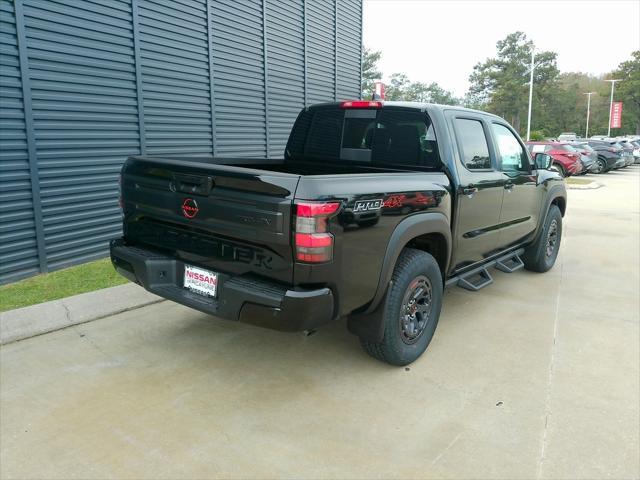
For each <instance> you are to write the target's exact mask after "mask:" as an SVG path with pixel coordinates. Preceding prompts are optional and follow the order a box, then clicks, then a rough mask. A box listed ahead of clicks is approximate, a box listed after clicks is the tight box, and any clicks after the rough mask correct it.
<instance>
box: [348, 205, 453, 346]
mask: <svg viewBox="0 0 640 480" xmlns="http://www.w3.org/2000/svg"><path fill="white" fill-rule="evenodd" d="M407 247H410V248H415V249H417V250H422V251H425V252H428V253H429V254H431V255H432V256H433V257H434V258H435V260H436V262H437V263H438V267H439V269H440V272H441V274H442V280H443V286H444V280H445V278H444V277H445V275H446V272H447V270H448V268H449V262H450V260H451V248H452V240H451V224H450V221H449V218H448V217H447V216H446V215H444V214H443V213H438V212H429V213H421V214H416V215H411V216H410V217H407V218H406V219H404V220H402V221H401V222H400V223H399V224H398V225H397V226H396V228H395V230H394V231H393V233H392V234H391V238H390V239H389V243H388V244H387V250H386V252H385V256H384V260H383V263H382V269H381V271H380V277H379V280H378V287H377V290H376V292H375V295H374V297H373V299H372V300H371V302H369V304H368V305H366V306H365V307H363V308H362V309H359V311H357V312H354V313H352V314H351V315H349V316H348V319H347V327H348V329H349V331H350V332H351V333H353V334H354V335H357V336H359V337H360V338H361V339H366V340H368V341H371V342H380V341H381V340H382V338H383V337H384V310H385V304H386V296H387V294H388V292H389V289H390V286H391V283H392V282H391V279H392V275H393V270H394V268H395V266H396V263H397V261H398V257H399V256H400V254H401V253H402V250H403V249H405V248H407Z"/></svg>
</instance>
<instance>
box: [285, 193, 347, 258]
mask: <svg viewBox="0 0 640 480" xmlns="http://www.w3.org/2000/svg"><path fill="white" fill-rule="evenodd" d="M339 208H340V202H301V201H296V203H295V212H296V213H295V215H296V231H295V247H296V260H298V261H299V262H307V263H323V262H329V261H331V259H332V258H333V235H331V234H330V233H329V232H328V231H327V230H328V229H327V222H328V220H329V218H330V217H332V216H333V215H335V214H336V212H337V211H338V209H339Z"/></svg>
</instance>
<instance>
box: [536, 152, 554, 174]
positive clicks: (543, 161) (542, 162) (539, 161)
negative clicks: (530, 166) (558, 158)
mask: <svg viewBox="0 0 640 480" xmlns="http://www.w3.org/2000/svg"><path fill="white" fill-rule="evenodd" d="M552 163H553V159H552V158H551V155H547V154H546V153H537V154H536V168H537V169H538V170H549V168H550V167H551V164H552Z"/></svg>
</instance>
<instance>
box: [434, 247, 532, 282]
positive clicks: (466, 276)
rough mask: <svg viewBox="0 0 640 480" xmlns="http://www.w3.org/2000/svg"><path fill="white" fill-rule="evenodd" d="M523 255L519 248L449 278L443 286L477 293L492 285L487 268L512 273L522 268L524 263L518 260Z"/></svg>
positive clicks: (522, 249) (521, 249) (491, 278)
mask: <svg viewBox="0 0 640 480" xmlns="http://www.w3.org/2000/svg"><path fill="white" fill-rule="evenodd" d="M523 253H524V248H519V249H518V250H515V251H513V252H509V253H507V254H505V255H502V256H501V257H498V258H496V259H495V260H490V261H489V262H487V263H485V264H483V265H481V266H479V267H477V268H474V269H473V270H470V271H468V272H464V273H462V274H460V275H456V276H454V277H452V278H450V279H449V280H447V282H446V283H445V286H446V287H452V286H454V285H456V286H458V287H461V288H464V289H465V290H470V291H472V292H477V291H478V290H480V289H482V288H484V287H486V286H489V285H491V284H492V283H493V277H492V276H491V274H490V273H489V270H488V269H489V268H491V267H495V268H496V269H498V270H500V271H502V272H505V273H513V272H515V271H517V270H520V269H521V268H523V267H524V263H523V262H522V259H521V258H520V255H522V254H523Z"/></svg>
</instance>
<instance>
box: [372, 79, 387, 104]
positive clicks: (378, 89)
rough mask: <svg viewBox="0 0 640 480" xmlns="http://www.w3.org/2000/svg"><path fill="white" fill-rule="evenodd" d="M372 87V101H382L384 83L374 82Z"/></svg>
mask: <svg viewBox="0 0 640 480" xmlns="http://www.w3.org/2000/svg"><path fill="white" fill-rule="evenodd" d="M374 85H375V90H374V92H373V100H384V83H382V82H375V83H374Z"/></svg>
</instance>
